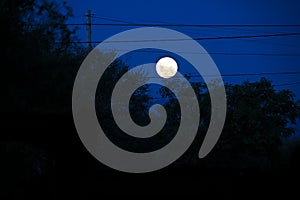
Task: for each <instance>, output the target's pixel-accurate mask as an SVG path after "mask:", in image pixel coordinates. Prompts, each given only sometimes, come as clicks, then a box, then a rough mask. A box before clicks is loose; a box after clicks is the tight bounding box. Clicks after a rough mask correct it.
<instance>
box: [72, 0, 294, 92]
mask: <svg viewBox="0 0 300 200" xmlns="http://www.w3.org/2000/svg"><path fill="white" fill-rule="evenodd" d="M68 4H69V5H70V6H71V7H72V8H73V12H74V15H75V17H74V18H73V19H71V20H70V21H69V22H70V23H85V17H84V15H85V12H86V11H87V10H88V9H91V11H92V13H93V14H94V16H95V18H93V19H92V22H93V23H118V22H114V21H108V20H104V19H102V18H103V17H104V18H109V19H116V20H121V21H126V22H130V23H175V24H176V23H182V24H300V12H299V8H300V1H297V0H285V1H284V0H273V1H271V0H251V1H238V0H229V1H222V0H209V1H201V0H185V1H176V0H163V1H162V0H147V1H146V0H130V1H128V0H127V1H116V0H114V1H68ZM96 17H99V18H96ZM130 28H134V27H110V26H108V27H106V26H93V27H92V40H93V41H102V40H104V39H106V38H108V37H110V36H111V35H113V34H116V33H118V32H120V31H123V30H127V29H130ZM173 29H175V30H178V31H181V32H183V33H185V34H187V35H189V36H191V37H215V36H232V35H257V34H273V33H288V32H300V27H299V26H298V27H201V28H197V27H175V28H174V27H173ZM78 37H79V39H80V40H81V41H86V40H85V38H86V37H85V27H84V26H79V30H78ZM199 43H200V44H201V45H202V46H203V47H204V48H206V50H207V51H208V52H209V53H212V54H211V56H212V58H213V59H214V61H215V62H216V64H217V66H218V67H219V69H220V72H221V74H231V73H260V72H286V71H300V57H299V56H275V55H218V54H213V53H229V54H231V53H234V54H236V53H237V54H244V53H246V54H300V36H286V37H268V38H251V39H232V40H209V41H199ZM146 56H149V55H147V53H145V52H144V53H136V54H135V55H131V56H130V57H128V58H127V60H126V62H128V63H129V64H136V63H137V60H138V59H141V58H143V57H146ZM138 62H140V61H138ZM153 62H155V61H153ZM265 77H267V78H269V79H271V80H273V83H274V84H286V83H294V82H297V81H299V77H300V75H299V74H296V75H273V76H265ZM259 78H260V76H243V77H224V80H225V82H229V83H237V82H240V81H241V80H245V79H247V80H250V81H252V80H253V81H254V80H258V79H259ZM281 88H289V89H291V90H293V91H294V92H295V93H296V94H297V97H298V98H299V97H300V85H297V84H296V85H289V86H281V87H278V89H281Z"/></svg>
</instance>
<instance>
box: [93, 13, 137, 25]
mask: <svg viewBox="0 0 300 200" xmlns="http://www.w3.org/2000/svg"><path fill="white" fill-rule="evenodd" d="M91 17H92V18H95V19H103V20H107V21H112V22H121V23H126V24H129V23H131V22H128V21H123V20H119V19H113V18H110V17H102V16H96V15H92V16H91ZM93 25H94V24H93Z"/></svg>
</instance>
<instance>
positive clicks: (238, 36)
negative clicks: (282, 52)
mask: <svg viewBox="0 0 300 200" xmlns="http://www.w3.org/2000/svg"><path fill="white" fill-rule="evenodd" d="M296 35H300V32H294V33H275V34H262V35H237V36H219V37H198V38H174V39H156V40H152V39H150V40H116V41H105V43H129V42H176V41H188V40H196V41H199V40H224V39H241V38H263V37H284V36H296ZM102 42H104V41H94V42H91V43H102ZM70 43H82V44H85V43H88V42H70Z"/></svg>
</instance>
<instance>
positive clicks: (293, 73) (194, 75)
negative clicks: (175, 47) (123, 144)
mask: <svg viewBox="0 0 300 200" xmlns="http://www.w3.org/2000/svg"><path fill="white" fill-rule="evenodd" d="M298 74H300V72H260V73H238V74H221V76H223V77H239V76H274V75H298ZM184 76H187V77H191V78H193V77H202V75H200V74H184ZM218 76H219V75H213V74H211V75H203V77H218ZM174 77H175V78H179V77H176V76H174ZM146 78H160V77H157V76H146ZM299 83H300V82H299Z"/></svg>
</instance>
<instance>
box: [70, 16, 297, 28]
mask: <svg viewBox="0 0 300 200" xmlns="http://www.w3.org/2000/svg"><path fill="white" fill-rule="evenodd" d="M101 18H102V17H101ZM106 19H109V20H115V19H111V18H106ZM115 21H120V20H115ZM122 22H125V21H122ZM125 23H126V24H124V23H95V24H93V25H94V26H125V27H126V26H127V27H128V26H146V27H163V26H168V27H263V28H266V27H269V28H272V27H300V24H157V23H155V24H149V23H127V22H125ZM67 25H70V26H85V25H86V24H83V23H71V24H67Z"/></svg>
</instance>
